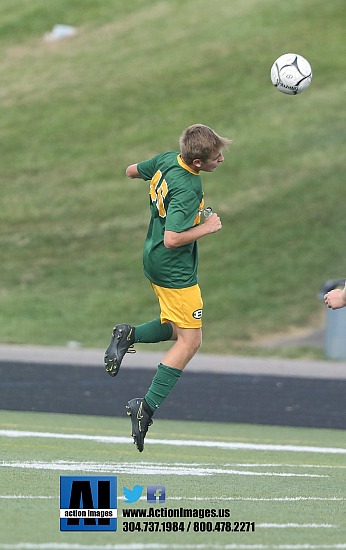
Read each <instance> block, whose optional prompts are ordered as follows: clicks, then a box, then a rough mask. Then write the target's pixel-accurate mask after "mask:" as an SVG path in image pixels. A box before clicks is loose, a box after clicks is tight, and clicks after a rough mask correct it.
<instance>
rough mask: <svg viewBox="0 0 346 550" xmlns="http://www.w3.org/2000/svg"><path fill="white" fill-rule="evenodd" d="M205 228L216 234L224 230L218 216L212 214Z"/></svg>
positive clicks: (205, 223) (205, 222)
mask: <svg viewBox="0 0 346 550" xmlns="http://www.w3.org/2000/svg"><path fill="white" fill-rule="evenodd" d="M204 226H205V228H206V229H207V230H208V233H216V232H217V231H220V229H222V223H221V220H220V218H219V216H218V215H217V214H212V215H211V216H209V218H206V219H205V221H204Z"/></svg>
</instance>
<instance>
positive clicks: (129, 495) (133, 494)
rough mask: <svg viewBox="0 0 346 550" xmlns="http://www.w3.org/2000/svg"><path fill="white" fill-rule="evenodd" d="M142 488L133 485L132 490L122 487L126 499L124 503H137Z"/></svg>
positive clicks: (141, 486)
mask: <svg viewBox="0 0 346 550" xmlns="http://www.w3.org/2000/svg"><path fill="white" fill-rule="evenodd" d="M143 488H144V486H143V485H135V486H134V488H133V489H128V488H127V487H123V493H124V497H125V498H126V500H125V502H127V503H130V504H132V503H133V502H137V500H139V499H140V498H141V496H142V492H143Z"/></svg>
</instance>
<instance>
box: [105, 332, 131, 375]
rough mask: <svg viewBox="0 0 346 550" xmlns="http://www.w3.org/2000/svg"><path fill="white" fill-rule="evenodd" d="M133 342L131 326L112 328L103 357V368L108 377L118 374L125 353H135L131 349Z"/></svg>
mask: <svg viewBox="0 0 346 550" xmlns="http://www.w3.org/2000/svg"><path fill="white" fill-rule="evenodd" d="M134 341H135V335H134V327H132V326H131V325H117V326H116V327H114V329H113V333H112V339H111V342H110V344H109V346H108V348H107V349H106V352H105V357H104V362H105V368H106V371H107V372H108V374H109V375H110V376H116V375H117V374H118V372H119V369H120V365H121V362H122V360H123V357H124V355H125V353H127V352H129V353H135V352H136V350H134V349H133V344H134Z"/></svg>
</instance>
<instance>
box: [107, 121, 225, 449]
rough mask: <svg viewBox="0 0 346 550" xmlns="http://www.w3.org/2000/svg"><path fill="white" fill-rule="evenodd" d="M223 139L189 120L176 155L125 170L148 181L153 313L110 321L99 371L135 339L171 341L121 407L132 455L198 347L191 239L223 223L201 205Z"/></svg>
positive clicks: (198, 300) (113, 365) (198, 301)
mask: <svg viewBox="0 0 346 550" xmlns="http://www.w3.org/2000/svg"><path fill="white" fill-rule="evenodd" d="M230 143H231V140H229V139H228V138H224V137H221V136H219V135H218V134H217V133H216V132H215V131H214V130H212V129H211V128H209V127H208V126H205V125H203V124H194V125H193V126H189V127H188V128H186V129H185V130H184V132H183V133H182V135H181V137H180V140H179V144H180V153H178V152H176V151H168V152H165V153H161V154H159V155H157V156H155V157H153V158H151V159H149V160H145V161H143V162H140V163H138V164H131V165H130V166H128V167H127V169H126V175H127V176H128V177H129V178H131V179H134V178H141V179H142V180H145V181H150V185H149V198H150V201H149V202H150V212H151V219H150V224H149V229H148V233H147V236H146V239H145V243H144V252H143V268H144V274H145V275H146V277H147V278H148V279H149V281H150V284H151V286H152V289H153V291H154V293H155V295H156V297H157V299H158V301H159V306H160V317H159V318H157V319H154V320H152V321H149V322H147V323H144V324H141V325H137V326H131V325H128V324H119V325H116V327H115V328H114V329H113V333H112V339H111V342H110V344H109V346H108V348H107V350H106V352H105V358H104V360H105V367H106V371H107V372H108V373H109V374H110V375H111V376H116V375H117V374H118V372H119V368H120V365H121V362H122V359H123V357H124V355H125V353H126V352H127V351H129V348H131V347H133V344H135V343H137V342H138V343H139V342H140V343H144V342H150V343H153V342H162V341H167V340H172V341H174V344H173V345H172V347H171V348H170V349H169V351H168V352H167V353H166V354H165V355H164V357H163V358H162V362H161V363H160V364H159V366H158V369H157V372H156V374H155V376H154V378H153V380H152V383H151V385H150V387H149V389H148V391H147V393H146V395H145V396H144V397H141V398H139V397H138V398H135V399H132V400H131V401H129V402H128V404H127V406H126V409H127V414H128V415H129V416H130V417H131V422H132V436H133V438H134V443H135V444H136V446H137V449H138V451H139V452H142V451H143V447H144V438H145V436H146V433H147V431H148V428H149V426H150V425H151V424H152V416H153V413H154V412H155V411H156V410H157V409H158V407H159V406H160V405H161V403H162V402H163V400H164V399H165V398H166V397H167V396H168V394H169V393H170V392H171V391H172V389H173V387H174V386H175V384H176V382H177V381H178V379H179V377H180V375H181V373H182V371H183V370H184V368H185V367H186V365H187V364H188V362H189V361H190V359H191V358H192V357H193V356H194V355H195V353H196V352H197V350H198V348H199V347H200V345H201V341H202V330H201V327H202V313H203V301H202V296H201V291H200V287H199V285H198V279H197V266H198V252H197V241H198V239H200V238H201V237H204V236H206V235H211V234H213V233H216V232H218V231H220V229H221V228H222V224H221V220H220V218H219V216H218V215H217V214H215V213H213V212H212V211H211V209H210V208H205V207H204V198H203V191H202V184H201V178H200V172H213V171H214V170H215V169H216V168H217V167H218V166H219V165H220V164H221V163H222V162H223V161H224V157H223V150H224V149H227V148H228V146H229V145H230ZM202 220H203V223H201V221H202ZM130 351H131V350H130Z"/></svg>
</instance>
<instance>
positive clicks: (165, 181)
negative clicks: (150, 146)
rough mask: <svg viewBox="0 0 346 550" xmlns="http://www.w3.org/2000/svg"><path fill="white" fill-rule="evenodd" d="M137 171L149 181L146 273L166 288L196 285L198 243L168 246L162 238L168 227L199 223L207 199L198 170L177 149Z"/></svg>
mask: <svg viewBox="0 0 346 550" xmlns="http://www.w3.org/2000/svg"><path fill="white" fill-rule="evenodd" d="M137 170H138V172H139V174H140V176H141V178H142V179H143V180H146V181H148V180H150V211H151V219H150V224H149V228H148V233H147V236H146V239H145V243H144V252H143V267H144V274H145V275H146V277H148V279H149V280H150V281H151V282H152V283H154V284H155V285H158V286H162V287H165V288H186V287H189V286H192V285H195V284H196V283H197V265H198V251H197V242H196V241H194V242H192V243H190V244H186V245H184V246H180V247H177V248H166V247H165V245H164V244H163V237H164V232H165V230H168V231H175V232H177V233H180V232H182V231H186V230H187V229H190V228H191V227H193V226H194V225H198V224H199V223H200V219H201V214H200V210H201V208H203V204H204V201H203V191H202V183H201V178H200V176H199V174H198V172H195V171H193V170H192V169H191V168H190V167H189V166H187V165H186V164H185V163H184V161H183V160H182V159H181V157H180V155H179V154H178V153H177V152H175V151H169V152H166V153H162V154H160V155H157V156H155V157H153V158H151V159H149V160H146V161H143V162H140V163H139V164H138V165H137Z"/></svg>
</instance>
